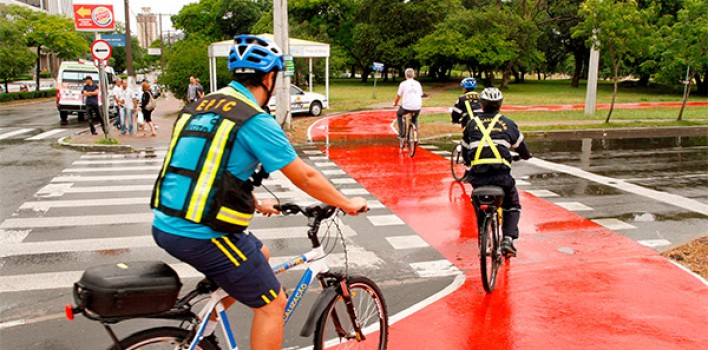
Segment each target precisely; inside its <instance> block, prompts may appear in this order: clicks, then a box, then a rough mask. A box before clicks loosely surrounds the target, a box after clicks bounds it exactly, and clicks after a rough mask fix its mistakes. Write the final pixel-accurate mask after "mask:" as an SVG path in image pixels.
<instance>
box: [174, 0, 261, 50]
mask: <svg viewBox="0 0 708 350" xmlns="http://www.w3.org/2000/svg"><path fill="white" fill-rule="evenodd" d="M269 4H270V2H269V1H263V0H200V1H199V2H197V3H191V4H188V5H186V6H184V7H183V8H182V9H181V10H180V11H179V13H178V14H176V15H174V16H172V17H171V18H170V19H171V20H172V23H174V27H175V28H176V29H180V30H182V31H184V34H185V36H186V37H189V36H191V35H197V36H201V37H203V38H206V39H207V40H211V41H216V40H225V39H229V38H232V37H233V36H234V35H237V34H241V33H249V32H250V29H251V27H252V26H253V25H254V24H255V23H256V22H257V21H258V20H259V19H260V18H261V15H262V14H263V11H265V10H266V9H267V7H268V6H269Z"/></svg>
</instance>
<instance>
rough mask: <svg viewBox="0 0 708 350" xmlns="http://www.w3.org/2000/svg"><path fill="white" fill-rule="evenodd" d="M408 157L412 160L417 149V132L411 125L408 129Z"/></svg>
mask: <svg viewBox="0 0 708 350" xmlns="http://www.w3.org/2000/svg"><path fill="white" fill-rule="evenodd" d="M407 141H408V155H410V156H411V158H413V156H414V155H415V151H416V149H417V148H418V130H416V128H415V126H414V125H413V124H411V126H410V127H409V128H408V137H407Z"/></svg>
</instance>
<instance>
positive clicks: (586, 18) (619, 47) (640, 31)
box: [573, 0, 654, 123]
mask: <svg viewBox="0 0 708 350" xmlns="http://www.w3.org/2000/svg"><path fill="white" fill-rule="evenodd" d="M651 11H652V8H648V9H646V10H640V9H639V8H638V7H637V2H636V1H635V0H587V1H585V2H584V3H583V4H582V5H581V7H580V16H581V17H582V18H583V20H582V22H580V23H579V24H578V26H577V27H575V31H574V33H573V35H574V36H576V37H577V36H588V37H590V39H589V40H588V41H587V42H586V44H587V45H588V46H591V45H593V44H594V45H596V47H597V48H598V50H600V52H601V53H602V55H603V57H605V58H607V59H608V60H609V62H610V65H611V66H612V74H613V81H614V90H613V92H612V102H611V103H610V111H609V112H608V113H607V118H605V123H609V122H610V117H611V116H612V111H613V110H614V106H615V100H616V98H617V88H618V84H619V78H620V66H621V64H622V62H623V60H625V59H626V60H629V61H633V60H634V58H636V57H639V56H640V55H641V54H642V52H643V51H644V50H646V48H647V47H648V46H649V45H650V44H651V43H652V42H653V41H652V37H651V36H652V33H654V31H652V30H651V28H650V26H649V24H648V21H647V19H648V17H649V16H650V15H651Z"/></svg>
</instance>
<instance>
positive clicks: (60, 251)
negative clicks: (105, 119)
mask: <svg viewBox="0 0 708 350" xmlns="http://www.w3.org/2000/svg"><path fill="white" fill-rule="evenodd" d="M38 136H39V135H38ZM156 153H160V152H156ZM162 153H163V154H164V152H162ZM320 154H321V153H320ZM161 161H162V160H161V158H159V159H158V158H135V156H126V155H114V154H103V153H92V154H85V155H83V156H81V159H80V160H77V161H75V162H74V163H73V164H72V167H69V168H67V169H65V170H64V171H63V173H70V174H67V175H64V176H57V177H54V178H53V179H51V181H50V183H48V184H47V185H45V186H44V187H42V188H40V189H39V190H38V191H37V193H36V194H35V197H36V198H37V200H31V201H27V202H25V203H24V204H22V205H21V206H20V207H19V208H18V210H17V212H16V214H15V215H13V217H11V218H8V219H6V220H4V221H3V222H0V293H11V292H24V291H31V290H48V289H57V288H69V287H71V286H72V284H73V283H74V282H76V281H77V280H78V279H79V278H80V276H81V274H82V273H83V271H79V270H77V269H78V268H79V267H78V266H79V265H77V264H76V263H77V261H73V260H71V263H70V264H68V265H67V266H73V267H67V268H66V269H64V270H62V269H61V267H60V266H59V265H56V264H48V265H46V266H51V268H54V269H58V270H59V271H43V269H45V268H42V267H35V268H34V269H32V268H30V269H29V270H27V269H25V270H21V271H32V272H31V273H29V272H16V273H15V274H13V273H12V272H11V271H9V270H7V268H8V262H9V263H10V264H15V263H16V261H20V260H24V259H28V258H29V257H33V256H39V255H44V256H57V257H58V256H74V255H76V254H78V256H90V257H92V258H91V259H94V258H93V256H94V253H96V252H104V251H107V252H109V251H122V252H124V254H126V255H125V256H127V257H128V258H129V257H130V256H131V254H137V256H143V255H145V254H148V255H150V256H154V257H155V258H156V259H167V258H169V256H168V255H167V253H165V252H164V251H163V250H162V249H161V248H159V247H157V245H156V244H155V242H154V240H153V238H152V235H151V234H150V230H149V227H150V224H151V223H152V220H153V218H154V215H153V213H152V212H151V210H150V209H149V206H148V204H149V202H150V193H151V192H152V187H153V183H154V181H155V178H156V176H157V172H158V171H159V169H160V168H161V166H160V165H156V164H158V163H160V162H161ZM325 164H326V167H327V168H330V169H332V171H330V173H331V174H332V175H339V174H344V172H343V171H341V170H340V169H339V168H335V167H336V164H334V163H329V162H328V163H325ZM323 165H324V164H323ZM328 170H329V169H328ZM146 171H147V172H150V173H149V174H140V173H138V174H136V172H146ZM97 172H105V173H104V174H96V175H93V173H97ZM83 173H91V175H86V174H83ZM333 180H334V181H335V182H336V183H337V184H338V186H340V187H342V190H343V191H344V192H346V193H350V194H357V195H363V196H368V197H367V201H368V203H369V207H370V209H372V210H379V211H381V210H386V208H385V206H384V205H383V204H381V202H379V201H377V200H376V199H374V198H373V197H371V195H370V194H369V193H368V192H367V191H366V190H365V189H364V188H363V187H361V186H360V185H359V184H358V183H357V182H356V181H354V180H353V179H351V178H345V179H341V178H340V179H337V178H335V179H333ZM264 184H265V185H266V187H268V189H269V190H270V191H272V192H273V194H274V195H276V196H277V197H278V198H279V199H280V200H281V201H283V202H284V201H295V202H296V203H299V204H306V203H310V202H311V203H314V202H316V201H315V200H314V199H312V198H311V197H310V196H309V195H307V194H306V193H305V192H303V191H301V190H300V189H298V188H297V187H295V186H294V185H293V184H292V183H290V181H289V180H288V179H287V178H286V177H285V175H283V174H282V173H281V172H275V173H273V174H271V175H270V178H269V179H266V180H264ZM256 195H257V196H258V197H259V198H261V199H264V198H271V197H272V195H271V194H270V193H268V192H267V191H266V190H265V189H263V188H260V187H259V188H257V190H256ZM87 208H90V210H89V211H90V214H88V215H75V214H73V215H72V214H68V215H67V214H66V213H77V212H81V213H83V212H87ZM71 209H76V210H71ZM389 213H390V212H389ZM371 218H372V219H373V220H371V219H370V220H368V221H367V220H365V221H364V223H365V226H366V227H371V224H370V223H369V222H370V221H371V222H372V223H373V224H374V226H378V225H400V224H402V222H401V221H400V219H398V218H397V217H395V215H383V216H381V215H379V216H376V215H374V216H371ZM302 219H303V221H300V222H299V225H296V226H292V225H284V224H283V221H281V222H280V223H279V222H278V220H290V221H288V222H295V220H294V218H291V217H280V218H269V219H265V218H262V217H260V216H257V217H255V218H254V220H253V222H252V225H251V227H252V230H253V232H254V233H255V235H256V236H257V237H258V238H259V239H261V240H262V241H263V242H264V243H265V244H266V245H268V246H269V247H271V253H272V254H273V255H274V256H273V257H272V258H271V264H272V265H273V266H275V265H277V264H280V263H283V262H286V261H287V260H289V259H291V258H293V257H295V256H299V255H300V254H302V253H303V251H295V250H296V249H294V248H293V247H291V246H290V245H291V244H292V245H293V246H296V247H303V246H305V245H303V244H304V242H307V241H308V239H307V227H306V226H304V223H305V222H306V220H305V219H304V218H302ZM129 224H133V225H136V224H137V225H141V226H144V227H145V231H146V232H144V233H142V232H141V233H142V234H141V235H138V236H134V235H132V236H130V235H129V236H109V237H100V236H98V237H96V235H95V234H94V236H92V237H86V238H81V236H77V235H74V236H72V237H66V239H62V237H53V236H38V237H52V238H44V239H41V240H33V237H37V236H33V234H34V233H33V232H35V231H36V232H37V234H40V233H42V234H46V233H47V232H50V233H51V232H53V231H54V230H59V231H61V230H64V231H62V232H65V231H75V232H84V231H85V232H101V231H104V230H105V232H106V233H111V234H113V233H116V232H120V228H113V229H108V226H111V225H129ZM274 225H275V226H277V227H268V226H274ZM281 226H282V227H281ZM339 227H340V228H341V229H342V235H343V237H344V240H345V242H346V248H347V252H348V254H347V257H346V259H345V257H344V254H343V253H342V252H341V247H340V248H338V249H337V250H335V251H334V252H332V253H331V254H330V255H329V256H328V263H329V265H330V266H331V267H334V268H341V267H344V265H345V260H346V261H347V262H348V264H349V267H356V268H363V269H381V268H384V267H385V266H386V264H387V262H386V261H385V259H384V258H386V257H380V256H378V255H377V254H376V253H375V252H373V251H369V250H367V249H365V248H363V247H362V246H360V245H359V244H357V240H359V239H362V238H361V234H363V233H362V232H357V231H356V230H355V229H354V228H353V227H351V226H349V225H347V224H345V223H343V222H341V223H340V224H339ZM82 228H83V230H84V231H81V230H82ZM67 229H68V230H67ZM369 229H370V228H369ZM390 229H391V226H388V227H382V228H377V227H374V228H373V230H380V231H376V232H374V233H369V232H366V234H367V235H368V236H373V237H376V238H377V239H381V241H382V242H386V240H385V239H384V237H383V235H382V233H383V232H386V231H387V230H390ZM87 230H90V231H87ZM324 230H326V226H325V225H324V224H323V226H322V228H321V231H320V234H322V233H323V232H324ZM411 233H412V232H406V233H405V234H408V235H410V234H411ZM35 239H36V238H35ZM330 239H332V238H330ZM402 239H403V238H398V239H393V240H389V242H390V244H388V246H393V247H394V249H405V250H411V249H425V248H428V249H430V247H429V245H427V244H425V242H421V241H420V240H415V237H409V238H408V239H407V240H406V241H402ZM284 242H288V243H287V244H286V243H284ZM290 242H301V243H297V244H294V243H290ZM324 242H325V241H323V244H324ZM329 244H332V242H329ZM328 247H331V246H328ZM97 256H98V257H97V258H95V259H103V260H100V261H103V262H104V263H105V261H106V260H110V259H109V258H107V257H106V256H104V255H101V254H99V255H97ZM29 259H32V258H29ZM81 263H82V264H86V265H87V266H91V264H92V262H91V261H90V260H89V261H81ZM389 263H390V262H389ZM23 266H24V265H23ZM171 266H172V267H173V268H175V270H177V271H178V273H179V274H180V276H181V277H182V278H199V277H201V276H202V275H201V274H200V273H198V272H197V271H195V270H194V269H192V268H191V267H189V266H188V265H186V264H182V263H175V264H171ZM302 268H304V266H302V267H298V268H296V269H302ZM436 268H437V267H435V266H433V267H425V266H423V267H420V266H413V265H411V266H410V267H408V269H409V273H410V274H411V276H439V275H447V274H448V273H449V271H448V269H449V268H448V267H446V266H442V270H444V271H443V272H442V273H435V269H436ZM13 271H14V270H13Z"/></svg>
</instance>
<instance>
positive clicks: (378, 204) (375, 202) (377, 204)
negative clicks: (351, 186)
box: [366, 200, 386, 209]
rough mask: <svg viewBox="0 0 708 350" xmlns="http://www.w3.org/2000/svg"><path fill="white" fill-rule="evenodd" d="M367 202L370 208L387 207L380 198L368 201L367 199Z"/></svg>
mask: <svg viewBox="0 0 708 350" xmlns="http://www.w3.org/2000/svg"><path fill="white" fill-rule="evenodd" d="M366 203H367V204H366V206H368V207H369V209H381V208H386V206H385V205H383V203H381V202H380V201H378V200H368V201H366Z"/></svg>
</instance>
